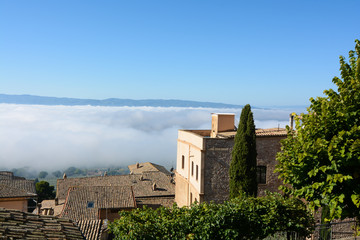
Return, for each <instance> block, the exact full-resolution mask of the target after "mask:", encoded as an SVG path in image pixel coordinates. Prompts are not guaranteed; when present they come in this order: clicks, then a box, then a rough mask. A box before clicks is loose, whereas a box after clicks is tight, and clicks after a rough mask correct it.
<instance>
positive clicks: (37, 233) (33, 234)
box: [0, 208, 84, 239]
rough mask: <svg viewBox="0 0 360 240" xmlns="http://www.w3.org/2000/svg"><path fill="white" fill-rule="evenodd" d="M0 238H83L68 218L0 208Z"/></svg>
mask: <svg viewBox="0 0 360 240" xmlns="http://www.w3.org/2000/svg"><path fill="white" fill-rule="evenodd" d="M0 238H1V239H84V237H83V235H82V233H81V231H80V229H79V228H78V227H77V226H76V225H74V224H73V222H72V221H70V220H68V219H61V218H55V217H49V216H39V215H36V214H32V213H24V212H21V211H17V210H9V209H4V208H0Z"/></svg>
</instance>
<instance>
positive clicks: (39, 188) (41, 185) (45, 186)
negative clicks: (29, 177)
mask: <svg viewBox="0 0 360 240" xmlns="http://www.w3.org/2000/svg"><path fill="white" fill-rule="evenodd" d="M35 188H36V193H37V195H38V202H41V201H42V200H46V199H54V198H55V191H54V186H50V184H49V183H48V182H46V181H40V182H38V183H36V185H35Z"/></svg>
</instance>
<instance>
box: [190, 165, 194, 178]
mask: <svg viewBox="0 0 360 240" xmlns="http://www.w3.org/2000/svg"><path fill="white" fill-rule="evenodd" d="M191 176H194V162H191Z"/></svg>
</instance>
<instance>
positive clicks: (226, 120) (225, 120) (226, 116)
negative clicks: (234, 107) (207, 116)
mask: <svg viewBox="0 0 360 240" xmlns="http://www.w3.org/2000/svg"><path fill="white" fill-rule="evenodd" d="M234 130H235V114H234V113H213V114H211V133H210V137H212V138H216V136H217V134H218V133H219V132H227V131H234Z"/></svg>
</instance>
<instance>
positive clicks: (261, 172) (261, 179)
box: [256, 166, 266, 184]
mask: <svg viewBox="0 0 360 240" xmlns="http://www.w3.org/2000/svg"><path fill="white" fill-rule="evenodd" d="M256 173H257V183H260V184H266V166H257V172H256Z"/></svg>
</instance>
